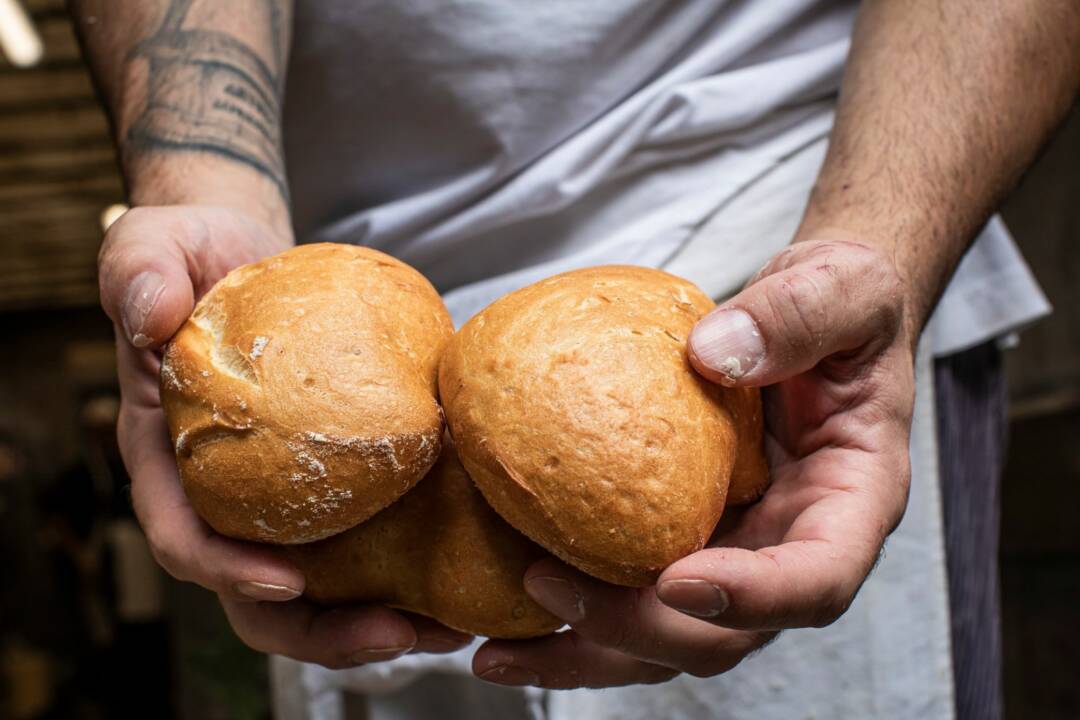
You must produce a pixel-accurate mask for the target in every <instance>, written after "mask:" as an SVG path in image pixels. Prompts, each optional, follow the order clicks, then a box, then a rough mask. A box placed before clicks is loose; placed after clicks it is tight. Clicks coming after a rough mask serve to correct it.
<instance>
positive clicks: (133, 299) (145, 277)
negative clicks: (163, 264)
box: [121, 270, 165, 347]
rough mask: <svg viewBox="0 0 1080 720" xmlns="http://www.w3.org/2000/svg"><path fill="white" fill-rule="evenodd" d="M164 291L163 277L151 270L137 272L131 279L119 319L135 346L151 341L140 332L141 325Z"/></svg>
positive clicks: (147, 343)
mask: <svg viewBox="0 0 1080 720" xmlns="http://www.w3.org/2000/svg"><path fill="white" fill-rule="evenodd" d="M164 291H165V278H163V277H162V276H161V275H160V274H159V273H156V272H154V271H153V270H147V271H146V272H142V273H139V274H138V275H136V276H135V279H134V280H132V281H131V285H130V286H129V287H128V290H127V295H126V296H125V297H124V309H123V312H122V314H121V319H122V321H123V323H124V334H125V335H127V336H128V339H129V340H131V344H132V345H134V346H135V347H146V346H147V345H149V344H150V343H151V342H152V340H151V338H150V337H149V336H148V335H146V334H145V333H143V332H142V330H143V325H145V324H146V318H148V317H149V316H150V312H151V311H152V310H153V309H154V305H156V304H157V301H158V298H160V297H161V293H163V292H164Z"/></svg>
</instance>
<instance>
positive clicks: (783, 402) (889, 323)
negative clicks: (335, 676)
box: [99, 206, 914, 688]
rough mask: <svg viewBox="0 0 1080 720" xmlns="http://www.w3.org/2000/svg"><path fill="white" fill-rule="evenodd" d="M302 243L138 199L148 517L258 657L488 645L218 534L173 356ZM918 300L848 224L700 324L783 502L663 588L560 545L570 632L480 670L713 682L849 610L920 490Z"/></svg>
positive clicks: (110, 272)
mask: <svg viewBox="0 0 1080 720" xmlns="http://www.w3.org/2000/svg"><path fill="white" fill-rule="evenodd" d="M289 242H290V240H289V239H287V238H286V237H285V236H283V235H282V234H278V233H275V232H273V231H272V229H271V228H268V227H266V226H264V225H261V224H259V223H258V222H256V221H255V220H253V219H251V218H250V217H248V216H246V215H244V214H241V213H239V212H236V211H233V210H229V209H224V208H213V207H203V206H171V207H159V208H154V207H147V208H137V209H134V210H131V211H129V212H128V213H126V214H125V215H124V216H123V217H121V218H120V220H118V221H117V222H116V223H114V224H113V226H112V227H111V228H110V229H109V231H108V233H107V235H106V238H105V243H104V245H103V247H102V250H101V254H100V259H99V264H100V267H99V274H100V284H101V298H102V304H103V305H104V308H105V311H106V312H107V313H108V315H109V317H110V318H112V320H113V322H114V323H115V325H116V328H117V333H116V335H117V351H118V365H119V377H120V386H121V392H122V403H121V409H120V419H119V427H118V433H119V441H120V448H121V450H122V453H123V457H124V462H125V464H126V466H127V469H128V471H129V473H130V475H131V481H132V485H131V495H132V500H133V502H134V506H135V512H136V514H137V516H138V518H139V522H140V523H141V524H142V527H143V529H144V531H145V533H146V537H147V540H148V542H149V544H150V548H151V550H152V552H153V554H154V557H155V558H156V559H157V560H158V562H159V563H160V564H161V565H162V566H163V567H164V568H165V569H166V570H167V571H168V572H169V573H170V574H172V575H173V576H175V577H176V578H178V579H180V580H185V581H191V582H195V583H198V584H199V585H202V586H203V587H205V588H208V589H210V590H212V591H214V592H216V593H217V594H218V596H219V598H220V600H221V603H222V605H223V607H224V608H225V612H226V614H227V615H228V618H229V621H230V623H231V624H232V627H233V629H234V630H235V631H236V633H237V635H238V636H239V637H240V638H241V639H242V640H243V641H244V642H245V643H247V644H248V645H250V646H251V647H252V648H255V649H256V650H260V651H263V652H267V653H275V654H281V655H286V656H289V657H292V658H296V659H298V660H303V661H307V662H313V663H319V664H321V665H325V666H327V667H330V668H345V667H351V666H356V665H361V664H365V663H372V662H379V661H385V660H389V659H392V658H395V657H398V656H401V655H403V654H405V653H410V652H412V653H422V652H428V653H445V652H451V651H453V650H456V649H459V648H461V647H463V646H465V645H467V644H468V643H469V642H470V641H471V640H472V638H471V637H469V636H468V635H465V634H463V633H460V632H457V631H454V630H451V629H449V628H446V627H443V626H442V625H439V624H438V623H436V622H434V621H433V620H430V619H428V618H425V617H421V616H418V615H413V614H410V613H405V612H399V611H395V610H392V609H390V608H386V607H380V606H370V605H366V606H351V607H339V608H333V609H327V608H324V607H320V606H317V605H314V604H312V603H309V602H307V601H306V600H305V599H303V598H302V597H300V596H301V594H302V592H303V590H304V577H303V575H302V573H300V571H299V570H298V569H297V568H296V567H294V566H293V565H291V564H290V563H289V562H288V561H286V560H285V559H284V558H283V557H281V556H280V555H279V553H277V552H276V551H275V549H274V548H272V547H267V546H260V545H257V544H253V543H247V542H242V541H237V540H232V539H229V538H226V537H223V536H221V535H218V534H217V533H215V532H214V531H213V530H211V529H210V527H209V526H208V525H206V524H205V523H204V522H203V521H202V520H201V519H199V517H198V516H197V515H196V514H195V512H194V510H193V509H192V507H191V505H190V504H189V503H188V500H187V498H186V496H185V495H184V491H183V489H182V487H181V485H180V480H179V476H178V474H177V469H176V462H175V458H174V456H173V451H172V447H171V445H170V442H169V436H168V431H167V428H166V425H165V416H164V414H163V412H162V409H161V404H160V401H159V397H158V372H159V367H160V360H159V358H160V355H159V353H158V352H157V350H158V349H159V348H160V347H161V346H162V344H164V343H165V342H167V341H168V340H169V338H170V337H171V336H172V335H173V333H175V332H176V331H177V330H178V329H179V327H180V326H181V325H182V324H183V322H184V321H185V320H186V319H187V317H188V315H189V314H190V313H191V311H192V308H193V307H194V303H195V302H196V301H197V300H198V298H200V297H201V296H202V295H203V294H204V293H205V292H207V291H208V290H209V289H210V288H211V287H212V286H213V284H214V283H215V282H217V281H218V280H219V279H220V278H222V277H223V276H224V275H225V274H226V273H227V272H228V271H229V270H231V269H232V268H234V267H236V266H238V265H242V264H245V263H249V262H253V261H255V260H258V259H260V258H262V257H265V256H267V255H271V254H274V253H277V252H280V251H281V250H284V249H286V247H288V245H289ZM908 303H909V300H908V298H906V296H905V291H904V287H903V284H902V283H901V282H900V281H899V279H898V276H897V273H896V270H895V269H894V267H893V264H892V262H891V260H890V258H888V257H887V256H886V255H885V254H884V253H882V252H881V251H880V250H876V249H873V248H871V247H869V246H867V245H864V244H860V243H859V242H858V241H857V239H853V238H851V237H846V236H844V234H843V233H841V232H836V233H834V234H832V235H830V236H829V237H822V238H808V239H805V240H804V241H801V242H798V243H796V244H793V245H792V246H790V247H789V248H788V249H787V250H785V251H783V252H781V253H780V254H778V255H777V256H775V257H774V258H773V259H772V260H771V261H770V262H769V263H768V264H767V265H766V266H765V267H764V268H763V269H762V270H761V271H760V272H759V273H758V274H757V275H756V276H755V277H754V278H753V279H751V281H750V282H749V283H748V284H747V286H746V288H745V289H744V290H743V291H742V292H740V293H739V294H738V295H737V296H735V297H734V298H732V299H731V300H729V301H727V302H725V303H723V304H722V305H720V306H719V307H718V308H716V309H715V310H713V311H712V312H711V313H709V314H708V315H706V316H705V317H704V318H702V319H701V320H700V321H699V323H698V325H697V326H696V327H695V329H694V331H693V333H692V334H691V336H690V339H689V346H688V348H687V350H688V355H689V358H690V361H691V363H692V364H693V366H694V368H695V369H696V370H697V371H698V372H699V373H701V374H702V375H703V376H705V377H706V378H708V379H709V380H711V381H713V382H718V383H722V384H724V385H729V386H731V385H739V386H762V387H763V388H764V392H763V399H764V407H765V425H766V454H767V457H768V461H769V465H770V469H771V476H772V485H771V486H770V487H769V489H768V491H767V492H766V493H765V495H764V497H762V499H761V500H760V501H759V502H757V503H756V504H754V505H751V506H749V507H747V508H739V509H730V510H729V511H728V512H726V513H725V516H724V518H723V519H722V520H721V523H720V527H718V528H717V531H716V533H715V534H714V536H713V538H712V540H711V542H710V544H709V547H707V548H706V549H704V550H702V551H700V552H697V553H694V554H693V555H690V556H689V557H686V558H683V559H682V560H679V561H678V562H676V563H675V564H673V565H671V566H670V567H668V568H667V569H666V570H665V571H664V572H663V573H662V574H661V575H660V578H659V580H658V581H657V584H656V585H655V586H654V587H647V588H625V587H618V586H614V585H609V584H606V583H604V582H602V581H600V580H597V579H595V578H592V577H590V576H588V575H585V574H584V573H582V572H579V571H577V570H575V569H574V568H571V567H569V566H567V565H565V564H563V563H561V562H559V561H557V560H555V559H551V558H549V559H544V560H541V561H539V562H537V563H535V564H534V565H533V566H532V567H531V568H529V570H528V571H527V573H526V574H525V577H524V578H523V579H522V581H523V582H524V584H525V588H526V590H527V591H528V593H529V594H530V595H531V596H532V597H533V598H534V599H535V600H536V601H537V602H539V603H540V604H541V605H543V606H544V607H545V608H547V609H548V610H549V611H551V612H552V613H553V614H555V615H556V616H558V617H559V618H561V619H563V620H564V621H566V623H567V624H568V625H569V626H570V629H569V630H566V631H563V632H560V633H556V634H554V635H549V636H546V637H541V638H536V639H531V640H514V641H510V640H497V641H488V642H487V643H486V644H484V645H483V646H481V647H480V648H479V650H478V651H477V652H476V654H475V656H474V658H473V670H474V671H475V672H476V673H477V674H478V675H479V676H480V677H482V678H484V679H485V680H489V681H492V682H496V683H501V684H505V685H535V686H540V687H546V688H573V687H609V686H616V685H626V684H632V683H652V682H660V681H663V680H666V679H669V678H671V677H673V676H674V675H677V674H679V673H682V672H685V673H690V674H693V675H696V676H711V675H716V674H719V673H722V672H725V671H727V670H729V669H731V668H732V667H734V666H735V665H737V664H738V663H739V662H740V661H741V660H742V659H743V658H745V657H746V656H747V655H748V654H750V653H752V652H754V651H755V650H756V649H758V648H761V647H762V646H763V645H765V644H766V643H768V642H769V641H770V639H772V638H773V637H774V636H775V635H776V634H777V633H778V632H780V631H781V630H783V629H785V628H798V627H811V626H812V627H820V626H824V625H828V624H829V623H831V622H833V621H834V620H836V619H837V618H838V617H840V615H841V614H843V612H844V611H845V610H846V609H847V607H848V605H849V604H850V603H851V601H852V599H853V598H854V596H855V593H856V592H857V591H858V589H859V587H860V585H861V584H862V582H863V581H864V579H865V578H866V576H867V575H868V574H869V572H870V571H871V569H872V568H873V566H874V563H875V562H876V560H877V558H878V555H879V553H880V551H881V548H882V545H883V543H884V541H885V538H886V536H887V535H888V533H890V532H891V531H892V530H893V529H894V528H895V527H896V525H897V523H898V522H899V521H900V518H901V516H902V514H903V511H904V507H905V505H906V502H907V493H908V484H909V477H910V472H909V464H908V438H909V430H910V423H911V415H912V407H913V399H914V374H913V373H914V370H913V366H914V363H913V352H914V351H913V348H914V337H913V335H914V330H913V329H912V327H911V324H910V322H909V320H908V317H907V316H908V311H907V309H906V308H907V307H908Z"/></svg>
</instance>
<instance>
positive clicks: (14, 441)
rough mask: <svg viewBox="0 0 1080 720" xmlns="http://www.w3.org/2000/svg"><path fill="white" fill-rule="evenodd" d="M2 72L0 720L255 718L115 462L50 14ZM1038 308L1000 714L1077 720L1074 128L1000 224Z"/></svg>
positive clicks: (1077, 201)
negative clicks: (1039, 293)
mask: <svg viewBox="0 0 1080 720" xmlns="http://www.w3.org/2000/svg"><path fill="white" fill-rule="evenodd" d="M24 5H25V6H26V7H27V8H28V9H29V10H30V12H31V15H32V18H33V20H34V23H35V25H36V26H37V28H38V30H39V32H40V33H41V34H42V36H43V38H44V41H45V47H46V55H45V59H44V61H43V62H42V63H40V64H39V65H37V66H35V67H33V68H31V69H18V68H14V67H12V66H10V65H9V64H8V63H7V61H6V60H4V59H3V58H0V572H2V574H0V718H13V719H17V720H22V719H28V718H113V717H127V716H129V715H135V714H137V716H139V717H155V718H158V717H160V718H167V717H176V718H193V719H194V718H199V719H200V720H213V719H214V718H230V719H231V718H241V719H242V718H260V717H266V716H267V713H268V708H267V692H266V685H265V684H266V669H265V663H264V661H263V659H262V658H261V657H260V656H258V655H256V654H255V653H252V652H250V651H248V650H246V649H245V648H244V647H243V646H241V645H240V644H239V643H238V642H237V641H236V640H235V639H234V638H233V637H232V635H231V633H230V632H229V630H228V627H227V625H226V624H225V622H224V619H223V618H222V616H221V613H220V611H219V610H218V609H217V605H216V602H215V601H214V599H213V598H212V597H211V596H210V595H209V594H208V593H206V592H203V591H201V590H199V589H198V588H194V587H191V586H184V585H180V584H178V583H175V582H173V581H172V580H170V579H168V578H167V577H165V576H164V575H163V574H162V573H161V572H160V571H159V570H157V569H156V566H154V565H153V562H152V560H151V559H150V557H149V554H148V552H147V550H146V547H145V544H144V543H143V542H142V540H141V536H140V534H139V532H138V531H137V528H136V526H135V525H134V524H133V520H132V517H131V513H130V508H129V506H128V503H127V498H126V493H125V485H126V484H127V482H128V481H127V479H126V477H125V476H124V474H123V469H122V467H121V466H120V464H119V462H118V458H117V455H116V448H115V440H114V430H113V423H114V422H115V412H116V389H115V382H116V381H115V368H114V356H113V349H112V330H111V327H110V325H109V323H108V321H107V319H106V318H105V317H104V315H103V314H102V313H101V311H100V310H99V309H98V307H97V287H96V278H95V258H96V254H97V249H98V246H99V244H100V240H101V213H102V211H103V210H104V208H106V207H107V206H109V205H110V204H113V203H119V202H122V201H123V191H122V187H121V184H120V181H119V178H118V175H117V173H116V169H115V166H114V164H113V154H112V147H111V145H110V143H109V139H108V132H107V126H106V122H105V118H104V116H103V115H102V113H101V110H100V109H99V107H98V105H97V102H96V100H95V98H94V96H93V93H92V91H91V87H90V84H89V81H88V78H87V75H86V71H85V69H84V67H83V65H82V62H81V60H80V58H79V55H78V50H77V47H76V44H75V41H74V38H73V37H72V34H71V30H70V28H69V25H68V20H67V17H66V14H65V11H64V8H63V3H62V0H27V1H26V2H25V3H24ZM1004 215H1005V218H1006V221H1007V223H1008V225H1009V226H1010V228H1011V229H1012V231H1013V233H1014V234H1015V236H1016V238H1017V240H1018V242H1019V243H1020V245H1021V247H1022V249H1023V252H1024V255H1025V256H1026V258H1027V259H1028V261H1029V263H1030V264H1031V265H1032V268H1033V269H1034V271H1035V274H1036V275H1037V277H1038V278H1039V280H1040V282H1041V283H1042V285H1043V288H1044V289H1045V290H1046V292H1047V294H1048V296H1049V297H1050V300H1051V302H1052V303H1053V304H1054V306H1055V308H1056V313H1055V315H1054V316H1053V317H1052V318H1050V319H1048V320H1044V321H1042V322H1041V323H1039V324H1038V325H1036V326H1035V327H1032V328H1031V329H1029V330H1028V331H1026V332H1025V333H1024V334H1023V336H1022V340H1021V343H1020V345H1019V347H1017V348H1015V349H1013V350H1011V351H1010V352H1009V353H1008V356H1007V358H1008V375H1009V382H1010V397H1011V410H1010V426H1011V427H1010V429H1011V437H1010V444H1009V461H1008V466H1007V471H1006V477H1005V479H1004V493H1003V498H1004V499H1003V520H1002V549H1001V571H1002V580H1003V606H1004V618H1003V621H1004V639H1005V687H1006V695H1007V697H1006V706H1007V716H1008V718H1010V720H1020V719H1023V718H1036V719H1038V720H1055V719H1057V718H1061V719H1063V720H1064V719H1066V718H1068V719H1072V718H1078V717H1080V683H1077V676H1076V672H1077V670H1076V669H1077V668H1078V667H1080V613H1078V612H1077V608H1080V522H1078V521H1077V519H1076V508H1078V507H1080V287H1078V285H1080V112H1074V113H1073V116H1072V118H1071V120H1070V121H1069V123H1068V125H1067V126H1066V127H1065V128H1064V130H1063V132H1062V134H1061V135H1060V136H1059V138H1058V139H1057V140H1056V141H1055V143H1054V144H1053V145H1052V146H1051V147H1050V148H1049V149H1048V150H1047V152H1046V154H1045V156H1044V157H1043V158H1042V160H1041V161H1040V162H1039V164H1038V165H1037V167H1036V168H1035V169H1034V170H1033V171H1032V172H1031V173H1030V175H1029V177H1028V178H1027V180H1026V181H1025V182H1024V184H1023V185H1022V187H1021V188H1020V189H1019V190H1018V191H1017V193H1016V194H1015V195H1014V197H1013V198H1012V199H1011V200H1010V201H1009V202H1008V203H1007V205H1006V207H1005V209H1004Z"/></svg>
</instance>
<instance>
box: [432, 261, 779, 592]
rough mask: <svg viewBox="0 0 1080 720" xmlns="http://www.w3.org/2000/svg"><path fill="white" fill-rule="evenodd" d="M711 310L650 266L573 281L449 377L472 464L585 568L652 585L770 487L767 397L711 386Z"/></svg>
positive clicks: (499, 312)
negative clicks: (738, 504)
mask: <svg viewBox="0 0 1080 720" xmlns="http://www.w3.org/2000/svg"><path fill="white" fill-rule="evenodd" d="M712 306H713V303H712V301H711V300H710V299H709V298H708V297H707V296H705V294H704V293H702V292H701V291H700V290H698V289H697V288H696V287H695V286H694V285H692V284H691V283H689V282H687V281H685V280H681V279H679V278H677V277H674V276H672V275H669V274H667V273H664V272H661V271H658V270H650V269H645V268H637V267H618V266H610V267H598V268H590V269H586V270H578V271H574V272H569V273H564V274H562V275H557V276H555V277H552V278H549V279H547V280H544V281H541V282H539V283H536V284H534V285H531V286H529V287H527V288H524V289H521V290H519V291H517V292H514V293H511V294H510V295H507V296H505V297H503V298H502V299H500V300H498V301H496V302H495V303H493V304H492V305H490V306H489V307H487V308H486V309H485V310H483V311H482V312H480V313H479V314H478V315H476V316H475V317H474V318H473V319H472V320H470V321H469V322H468V323H467V324H466V325H465V326H464V327H463V328H462V329H461V330H460V331H459V332H458V333H457V335H455V336H454V338H453V339H452V340H451V341H450V343H449V345H448V346H447V348H446V351H445V353H444V354H443V359H442V363H441V366H440V371H439V390H440V396H441V399H442V402H443V409H444V411H445V413H446V417H447V423H448V425H449V428H450V431H451V434H452V436H453V438H454V441H455V443H456V444H457V446H458V453H459V455H460V457H461V460H462V462H463V463H464V465H465V468H466V469H467V470H468V472H469V474H470V475H471V476H472V478H473V480H475V481H476V484H477V486H478V487H479V488H480V490H481V491H482V492H483V494H484V496H485V497H486V498H487V500H488V502H490V503H491V505H492V507H494V508H495V510H496V511H498V513H499V514H500V515H502V517H504V518H505V519H506V520H507V521H509V523H510V524H511V525H513V526H514V527H515V528H517V529H518V530H520V531H522V532H523V533H525V534H526V535H528V536H529V537H530V538H532V539H533V540H535V541H536V542H537V543H539V544H540V545H542V546H543V547H544V548H546V549H547V550H549V551H550V552H552V553H553V554H554V555H556V556H558V557H560V558H561V559H563V560H564V561H566V562H568V563H570V564H571V565H575V566H576V567H578V568H580V569H581V570H584V571H585V572H587V573H589V574H591V575H594V576H596V577H598V578H601V579H603V580H606V581H608V582H612V583H618V584H622V585H633V586H642V585H647V584H650V583H652V582H654V581H655V579H656V577H657V575H658V574H659V573H660V571H661V570H663V569H664V568H665V567H666V566H667V565H669V564H671V563H672V562H674V561H675V560H678V559H679V558H682V557H684V556H686V555H688V554H690V553H692V552H695V551H697V550H699V549H701V548H702V547H703V546H704V545H705V542H706V541H707V540H708V538H709V536H710V534H711V533H712V531H713V528H714V527H715V526H716V522H717V520H718V519H719V518H720V515H721V513H722V512H723V509H724V503H725V499H726V497H727V495H728V490H729V483H730V481H731V478H732V472H733V468H735V467H736V466H738V468H739V470H738V473H737V474H738V477H739V488H738V490H739V492H738V495H739V498H740V499H741V500H748V499H752V498H753V497H756V496H757V495H758V494H760V492H761V490H762V488H763V487H764V485H765V483H766V482H767V470H766V465H765V461H764V457H763V455H762V415H761V402H760V397H759V395H758V391H757V390H750V389H738V390H733V389H727V388H723V387H720V386H718V385H714V384H712V383H709V382H708V381H706V380H704V379H703V378H701V377H700V376H699V375H698V374H697V373H695V372H694V371H693V369H692V368H691V367H690V365H689V363H688V361H687V356H686V340H687V336H688V335H689V333H690V330H691V328H692V327H693V326H694V323H695V322H696V321H697V320H698V318H700V317H701V316H702V315H703V314H704V313H705V312H707V311H708V310H709V309H710V308H712Z"/></svg>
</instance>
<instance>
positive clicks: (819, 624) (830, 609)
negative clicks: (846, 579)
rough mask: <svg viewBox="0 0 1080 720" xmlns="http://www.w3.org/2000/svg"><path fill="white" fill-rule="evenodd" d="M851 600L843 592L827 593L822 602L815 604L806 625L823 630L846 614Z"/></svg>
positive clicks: (850, 597) (849, 596)
mask: <svg viewBox="0 0 1080 720" xmlns="http://www.w3.org/2000/svg"><path fill="white" fill-rule="evenodd" d="M852 599H853V598H852V596H851V595H850V594H848V593H846V592H843V591H832V592H830V593H828V594H827V595H826V596H825V598H824V599H823V600H822V602H820V603H818V604H817V607H816V608H815V611H814V612H813V613H812V615H811V617H810V619H809V622H808V625H809V626H810V627H814V628H824V627H828V626H829V625H832V624H833V623H834V622H836V621H837V620H839V619H840V618H841V617H842V616H843V615H844V613H846V612H847V609H848V608H849V607H850V606H851V601H852Z"/></svg>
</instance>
